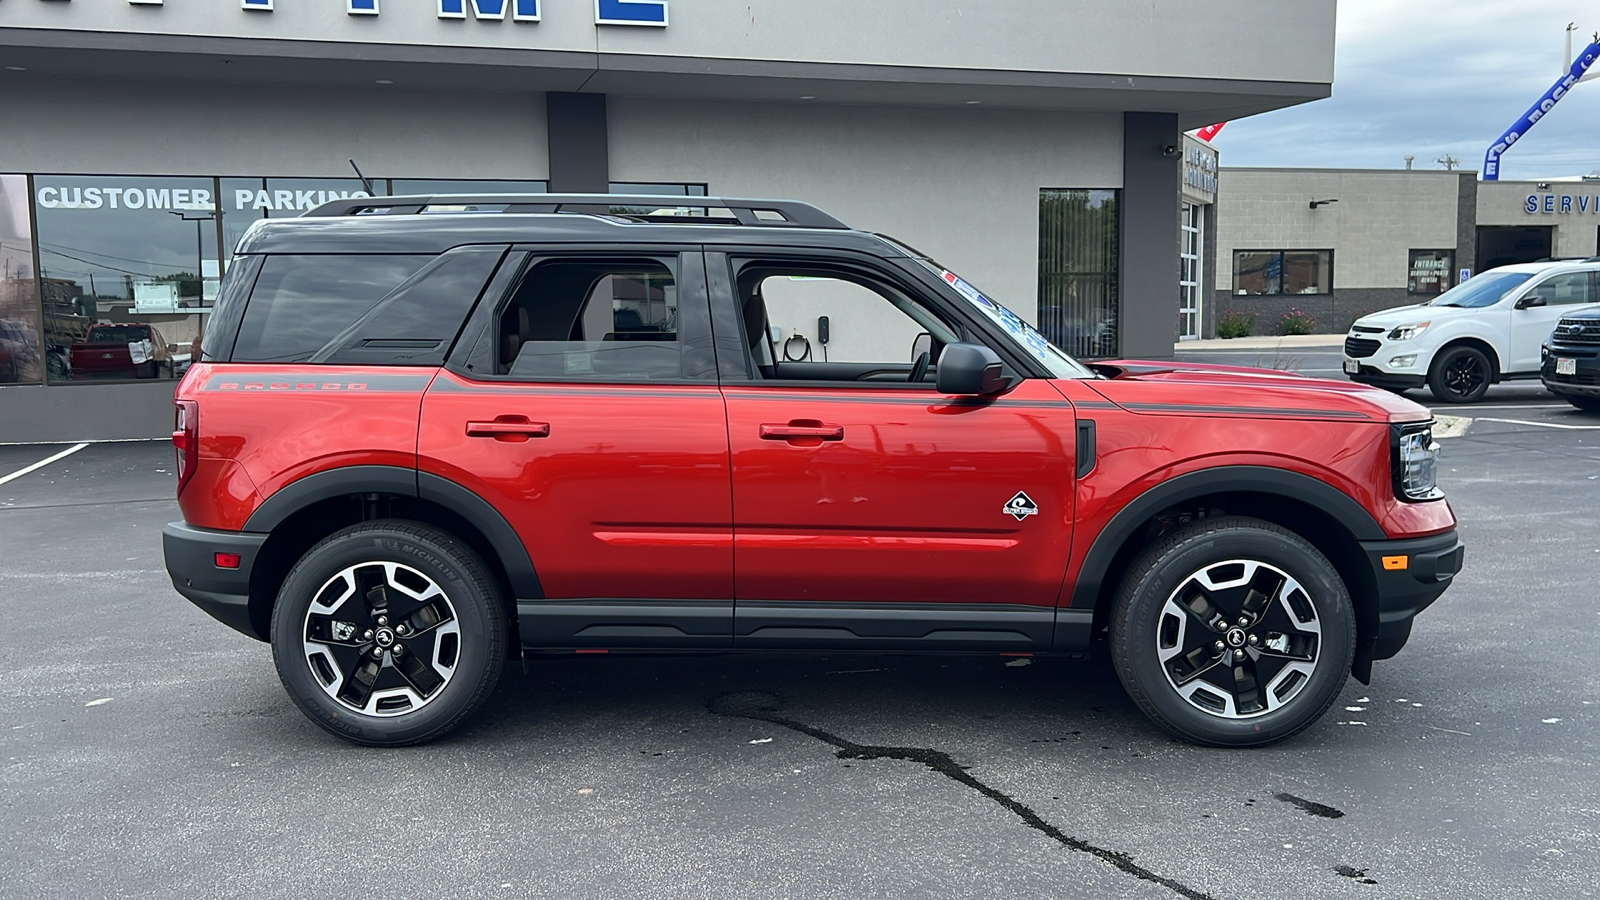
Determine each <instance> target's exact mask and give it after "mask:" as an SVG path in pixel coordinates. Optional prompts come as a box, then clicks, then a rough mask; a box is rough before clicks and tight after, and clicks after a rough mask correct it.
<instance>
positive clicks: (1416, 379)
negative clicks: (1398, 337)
mask: <svg viewBox="0 0 1600 900" xmlns="http://www.w3.org/2000/svg"><path fill="white" fill-rule="evenodd" d="M1402 356H1409V357H1412V363H1411V365H1409V366H1404V367H1395V366H1391V365H1390V364H1389V363H1390V361H1391V360H1393V359H1396V358H1398V357H1402ZM1352 363H1354V364H1355V365H1356V366H1357V367H1358V368H1357V370H1356V371H1354V372H1352V371H1350V366H1351V364H1352ZM1343 367H1344V373H1345V375H1346V376H1347V377H1348V378H1349V379H1350V380H1351V381H1354V382H1356V383H1358V384H1370V385H1372V386H1374V387H1381V388H1390V389H1393V390H1408V389H1410V388H1419V387H1422V386H1423V385H1424V384H1425V383H1427V380H1428V375H1427V368H1428V359H1427V354H1426V353H1424V352H1422V351H1419V350H1418V349H1417V348H1416V347H1415V346H1414V342H1413V341H1398V342H1394V343H1390V342H1389V341H1388V340H1387V339H1386V337H1385V336H1384V335H1381V334H1379V335H1373V334H1367V333H1362V334H1357V333H1351V334H1349V335H1347V336H1346V337H1345V341H1344V362H1343Z"/></svg>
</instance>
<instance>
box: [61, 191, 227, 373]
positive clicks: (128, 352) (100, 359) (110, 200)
mask: <svg viewBox="0 0 1600 900" xmlns="http://www.w3.org/2000/svg"><path fill="white" fill-rule="evenodd" d="M215 192H216V181H215V180H213V179H211V178H139V177H129V176H120V175H119V176H75V175H74V176H65V175H49V176H46V175H40V176H37V177H35V178H34V180H33V193H34V197H33V199H34V201H35V202H34V206H35V213H34V216H35V221H36V227H37V230H38V235H39V238H38V257H39V285H40V293H41V294H42V298H41V299H42V301H43V309H44V332H45V334H44V337H45V345H46V353H47V354H48V355H49V357H50V358H49V359H48V361H47V362H48V366H47V370H48V371H47V374H48V380H49V382H50V383H52V384H55V383H61V382H67V381H90V380H139V379H170V378H175V377H177V376H178V375H181V374H182V373H183V372H184V370H185V369H187V368H188V365H189V362H190V359H191V356H192V354H193V348H194V346H195V345H196V344H198V341H197V338H198V337H199V336H200V332H201V329H202V328H203V327H204V320H205V317H206V315H207V314H208V313H209V312H210V309H211V301H212V300H213V299H214V298H215V297H216V291H217V282H218V276H219V274H220V270H221V267H220V264H219V262H218V254H217V244H218V241H217V212H218V207H217V204H216V196H215Z"/></svg>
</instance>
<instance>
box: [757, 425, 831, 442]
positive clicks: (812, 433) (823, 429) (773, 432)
mask: <svg viewBox="0 0 1600 900" xmlns="http://www.w3.org/2000/svg"><path fill="white" fill-rule="evenodd" d="M761 439H762V440H763V441H792V440H796V439H799V440H806V439H810V440H814V441H842V440H844V426H843V425H824V424H822V423H821V422H816V421H810V420H797V421H794V422H790V423H788V424H786V425H777V424H767V425H762V426H761Z"/></svg>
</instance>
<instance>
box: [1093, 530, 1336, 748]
mask: <svg viewBox="0 0 1600 900" xmlns="http://www.w3.org/2000/svg"><path fill="white" fill-rule="evenodd" d="M1354 652H1355V616H1354V614H1353V612H1352V606H1351V602H1350V595H1349V592H1348V591H1347V590H1346V588H1345V585H1344V582H1343V581H1342V580H1341V579H1340V577H1339V573H1338V570H1336V569H1335V568H1334V567H1333V565H1332V564H1331V563H1329V562H1328V560H1327V559H1326V558H1325V557H1324V556H1323V555H1322V554H1321V553H1319V552H1318V551H1317V550H1316V548H1315V547H1313V546H1311V545H1310V544H1309V543H1307V542H1306V541H1305V539H1304V538H1301V537H1300V536H1299V535H1297V534H1295V533H1293V532H1291V531H1289V530H1288V529H1286V528H1282V527H1280V526H1278V525H1274V524H1272V523H1269V522H1263V521H1260V520H1257V519H1249V518H1245V517H1242V516H1223V517H1218V518H1215V519H1203V520H1200V521H1198V522H1194V523H1192V524H1190V525H1187V526H1184V527H1183V528H1180V529H1178V530H1176V531H1174V532H1172V533H1171V534H1168V535H1166V536H1164V537H1162V538H1161V539H1160V540H1158V541H1157V542H1156V543H1155V544H1154V545H1152V546H1151V547H1149V548H1147V549H1146V550H1145V552H1144V553H1143V554H1141V555H1140V557H1139V559H1138V560H1137V561H1135V563H1134V564H1133V566H1132V568H1131V569H1130V570H1129V572H1128V575H1127V577H1126V578H1125V579H1124V581H1123V584H1122V589H1121V590H1120V592H1119V594H1118V597H1117V602H1116V607H1115V609H1114V610H1113V613H1112V621H1111V657H1112V661H1113V663H1114V664H1115V666H1116V670H1117V676H1118V678H1120V679H1121V680H1122V684H1123V687H1125V688H1126V689H1127V691H1128V694H1129V696H1131V697H1132V698H1133V700H1134V702H1136V703H1137V704H1138V705H1139V707H1140V708H1141V709H1143V710H1144V712H1145V714H1146V715H1148V716H1150V718H1151V719H1153V720H1154V721H1155V722H1156V723H1157V724H1158V725H1161V726H1162V727H1163V728H1165V729H1167V730H1168V731H1170V732H1172V733H1173V734H1175V735H1177V736H1179V737H1181V738H1184V739H1185V740H1188V741H1192V742H1194V743H1198V744H1206V745H1210V746H1218V747H1255V746H1261V745H1264V744H1270V743H1274V742H1276V741H1281V740H1283V739H1285V738H1287V737H1290V736H1292V735H1294V734H1297V733H1299V732H1300V731H1302V730H1304V729H1306V728H1308V727H1310V726H1311V725H1312V724H1313V723H1314V722H1316V721H1317V720H1318V719H1319V718H1321V716H1322V715H1323V714H1324V713H1325V712H1327V710H1328V708H1329V707H1330V706H1332V705H1333V702H1334V701H1335V700H1336V699H1337V698H1338V696H1339V691H1340V689H1341V688H1342V687H1343V685H1344V682H1345V677H1346V676H1347V675H1348V674H1349V672H1350V663H1351V659H1352V657H1353V655H1354Z"/></svg>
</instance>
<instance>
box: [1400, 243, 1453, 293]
mask: <svg viewBox="0 0 1600 900" xmlns="http://www.w3.org/2000/svg"><path fill="white" fill-rule="evenodd" d="M1406 271H1407V272H1409V273H1410V274H1409V275H1408V276H1407V278H1406V293H1408V294H1442V293H1444V292H1445V291H1448V290H1450V289H1451V288H1452V287H1455V271H1456V252H1455V251H1454V250H1413V251H1411V258H1410V261H1409V263H1408V265H1407V266H1406Z"/></svg>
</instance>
